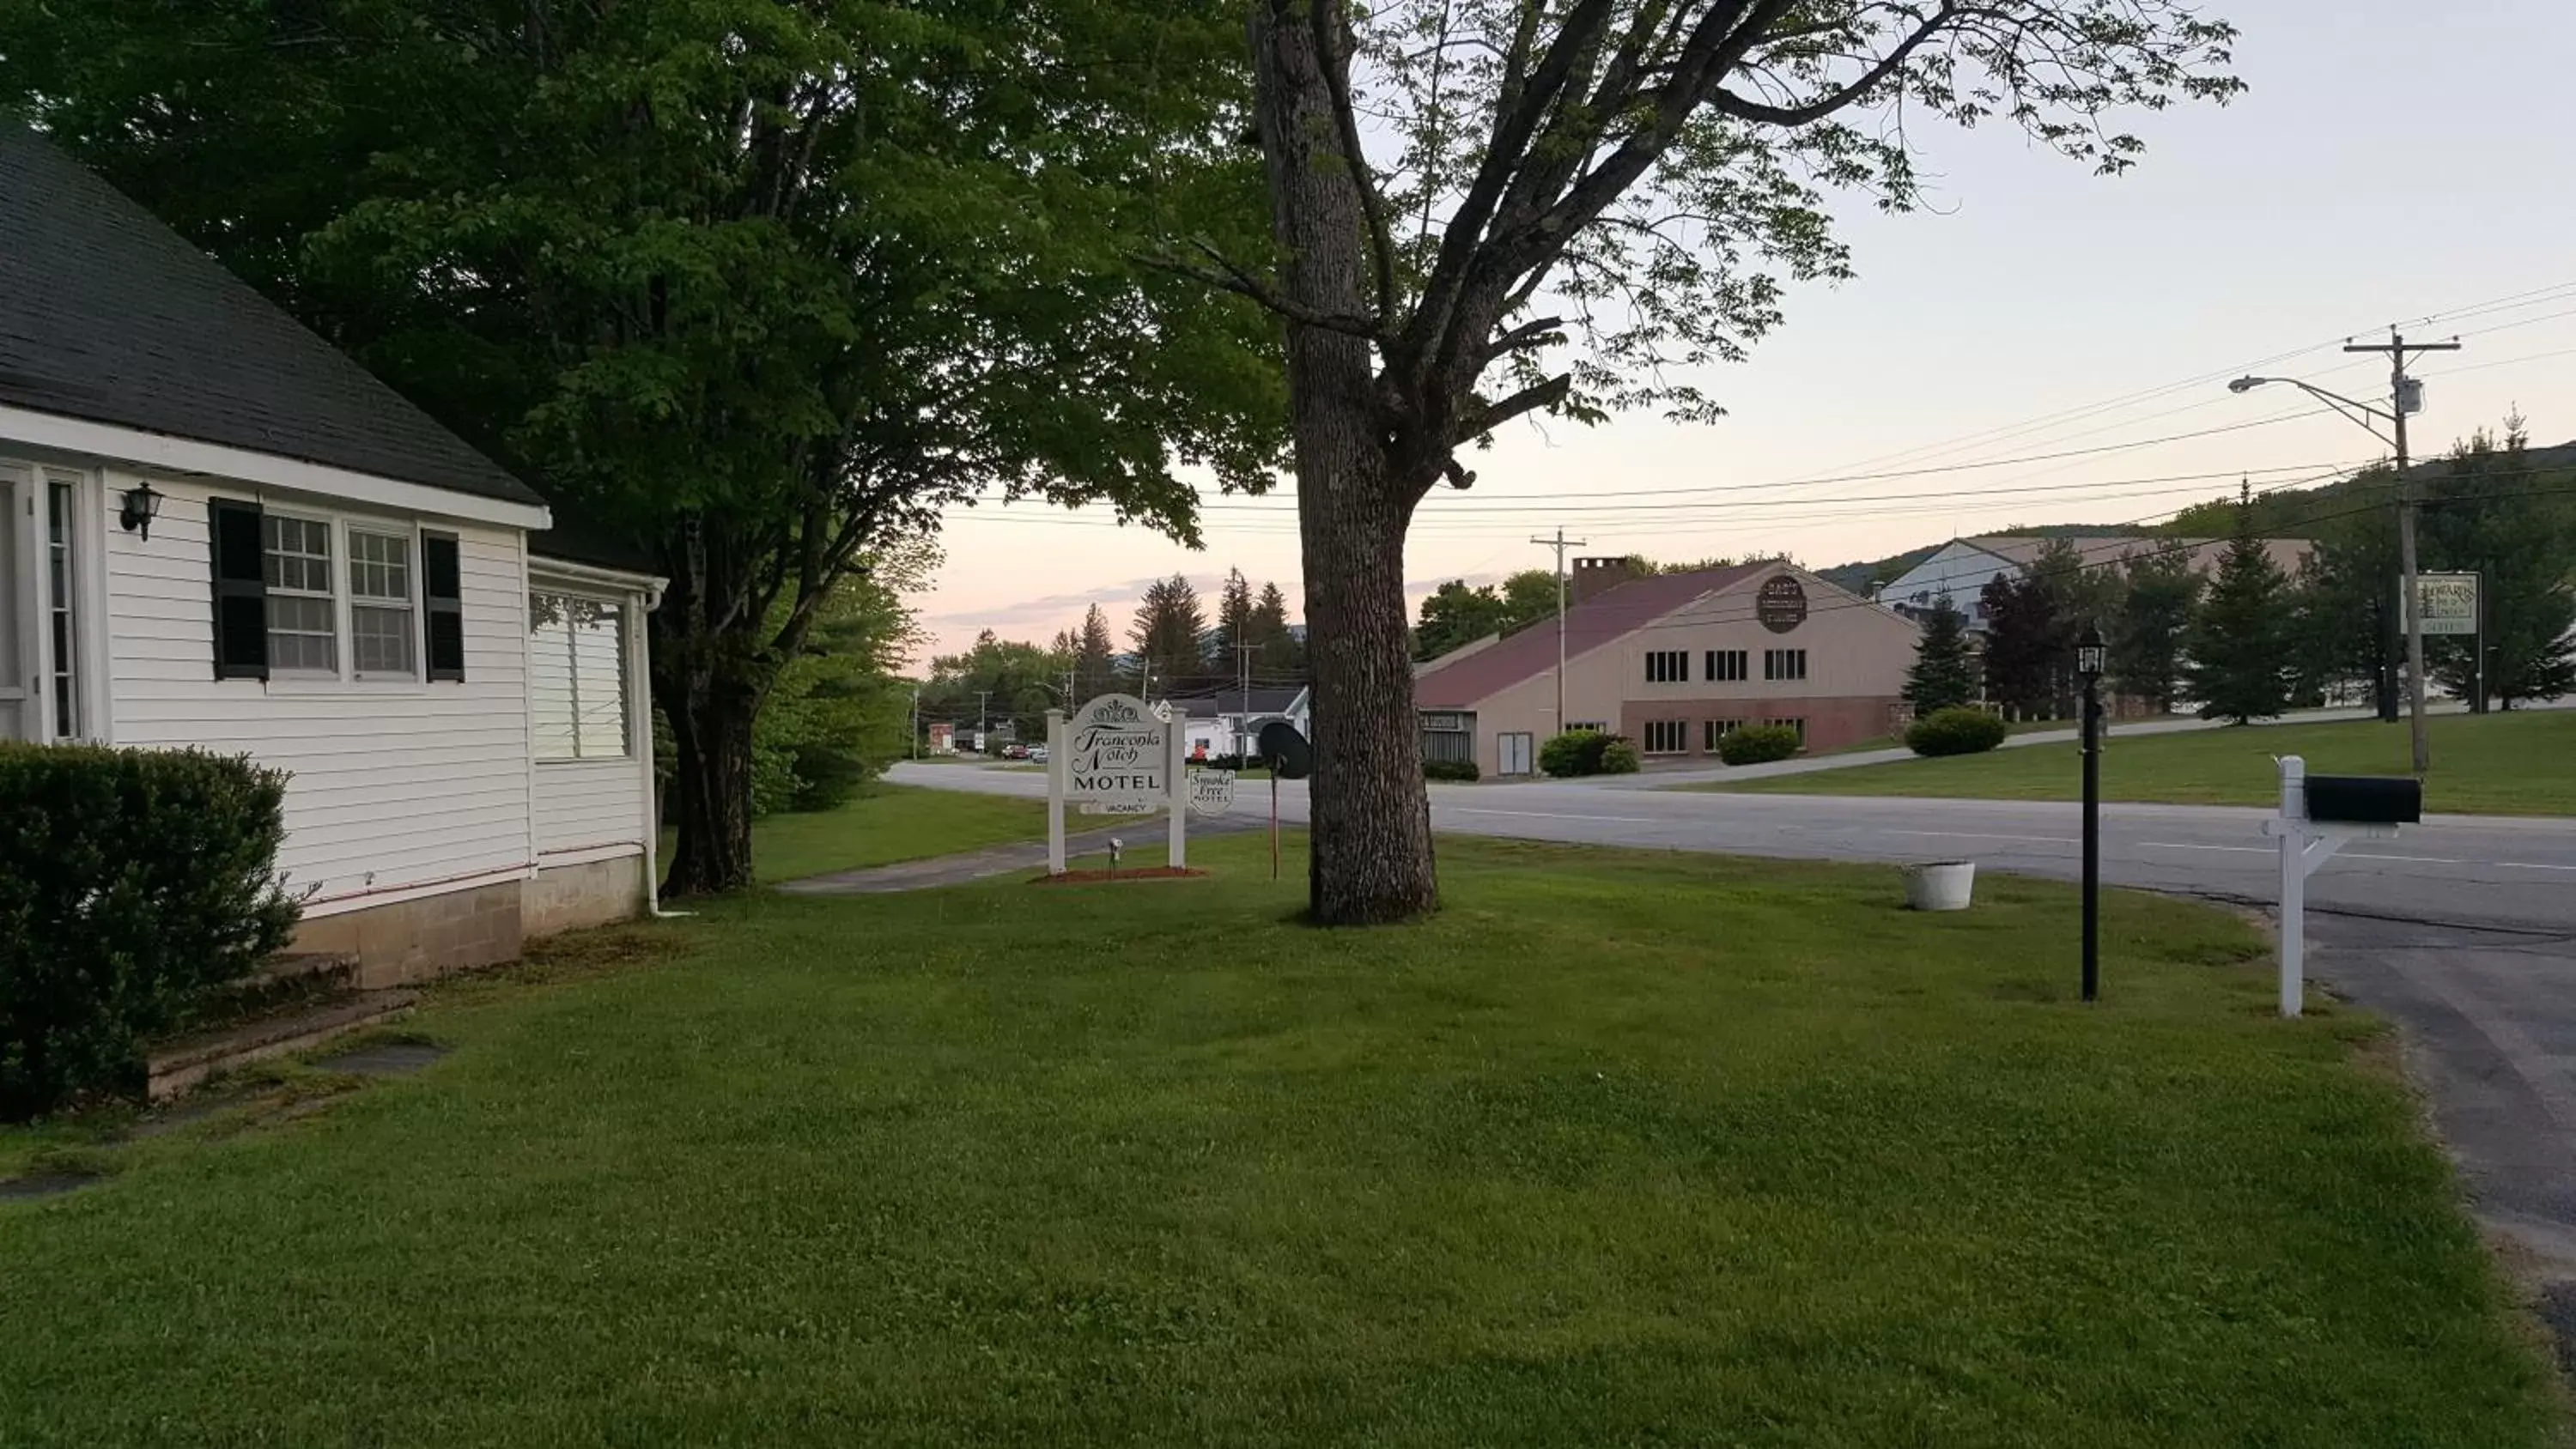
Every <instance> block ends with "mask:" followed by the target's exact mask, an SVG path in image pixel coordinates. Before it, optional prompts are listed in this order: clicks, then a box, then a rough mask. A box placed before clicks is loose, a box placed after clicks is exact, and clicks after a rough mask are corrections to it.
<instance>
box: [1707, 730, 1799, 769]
mask: <svg viewBox="0 0 2576 1449" xmlns="http://www.w3.org/2000/svg"><path fill="white" fill-rule="evenodd" d="M1803 748H1805V744H1804V742H1803V741H1801V740H1800V739H1799V738H1798V732H1797V731H1796V730H1794V729H1791V728H1790V727H1789V726H1787V725H1775V724H1758V725H1746V726H1744V727H1743V728H1742V729H1735V730H1728V731H1727V732H1726V735H1725V737H1724V738H1722V739H1720V740H1719V741H1718V742H1717V757H1718V758H1719V759H1721V760H1724V761H1725V762H1727V763H1728V764H1730V765H1767V764H1769V763H1771V762H1772V761H1773V760H1785V759H1787V758H1789V757H1790V756H1791V755H1794V754H1796V753H1798V751H1799V750H1801V749H1803Z"/></svg>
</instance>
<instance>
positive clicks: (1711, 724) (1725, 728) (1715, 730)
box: [1699, 719, 1744, 750]
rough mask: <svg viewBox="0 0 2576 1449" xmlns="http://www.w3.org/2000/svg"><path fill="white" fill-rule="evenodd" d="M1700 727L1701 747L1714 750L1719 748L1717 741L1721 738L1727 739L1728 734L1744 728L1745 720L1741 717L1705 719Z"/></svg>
mask: <svg viewBox="0 0 2576 1449" xmlns="http://www.w3.org/2000/svg"><path fill="white" fill-rule="evenodd" d="M1699 728H1700V739H1701V744H1700V748H1701V749H1703V750H1714V749H1716V748H1717V742H1718V741H1719V740H1722V739H1725V738H1726V737H1727V736H1728V735H1731V734H1733V733H1735V732H1736V731H1737V730H1740V729H1742V728H1744V721H1742V720H1740V719H1712V720H1703V721H1701V723H1700V727H1699Z"/></svg>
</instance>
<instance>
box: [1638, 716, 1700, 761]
mask: <svg viewBox="0 0 2576 1449" xmlns="http://www.w3.org/2000/svg"><path fill="white" fill-rule="evenodd" d="M1689 748H1690V721H1688V720H1682V719H1650V720H1648V721H1646V753H1647V754H1650V755H1678V754H1680V753H1681V752H1682V751H1684V750H1687V749H1689Z"/></svg>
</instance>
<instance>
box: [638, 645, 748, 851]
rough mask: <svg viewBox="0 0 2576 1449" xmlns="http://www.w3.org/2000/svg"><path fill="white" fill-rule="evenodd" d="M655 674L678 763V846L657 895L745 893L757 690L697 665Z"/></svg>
mask: <svg viewBox="0 0 2576 1449" xmlns="http://www.w3.org/2000/svg"><path fill="white" fill-rule="evenodd" d="M656 652H657V653H659V652H660V651H659V649H658V648H657V650H656ZM699 652H704V651H703V650H701V651H699ZM656 662H657V663H659V662H660V661H658V660H657V661H656ZM655 673H656V675H657V676H659V677H658V678H656V679H655V681H654V695H655V698H656V701H657V702H658V703H659V704H660V705H661V706H662V713H663V715H664V716H665V717H666V718H668V719H669V721H670V725H671V744H672V746H673V748H674V749H675V750H676V752H677V754H678V757H679V758H678V761H677V763H676V764H675V766H674V767H673V771H672V775H671V788H670V800H671V804H672V806H673V813H674V814H675V815H676V816H677V820H678V824H679V829H680V843H679V846H678V848H677V849H675V850H673V851H672V853H671V861H670V869H669V871H668V873H667V874H665V875H664V877H663V881H662V896H663V898H664V899H666V900H667V899H670V898H673V897H677V896H695V895H715V894H719V893H721V892H724V891H734V890H741V889H744V888H745V887H747V886H749V885H750V884H751V879H752V877H751V731H752V724H753V721H754V720H755V718H757V716H758V712H759V698H760V696H759V691H758V690H756V689H754V688H752V687H751V685H750V683H749V682H748V681H745V680H741V679H737V678H733V677H731V671H727V670H725V669H722V668H720V667H716V666H714V665H712V664H711V663H710V662H707V661H702V660H697V659H675V660H673V661H671V663H670V665H669V666H667V667H666V668H659V669H656V670H655Z"/></svg>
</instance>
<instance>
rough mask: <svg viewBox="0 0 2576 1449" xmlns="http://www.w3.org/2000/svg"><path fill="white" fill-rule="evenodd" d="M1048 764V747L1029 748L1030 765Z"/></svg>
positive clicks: (1036, 746)
mask: <svg viewBox="0 0 2576 1449" xmlns="http://www.w3.org/2000/svg"><path fill="white" fill-rule="evenodd" d="M1046 762H1047V751H1046V746H1044V745H1031V746H1029V763H1030V764H1032V765H1043V764H1045V763H1046Z"/></svg>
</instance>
